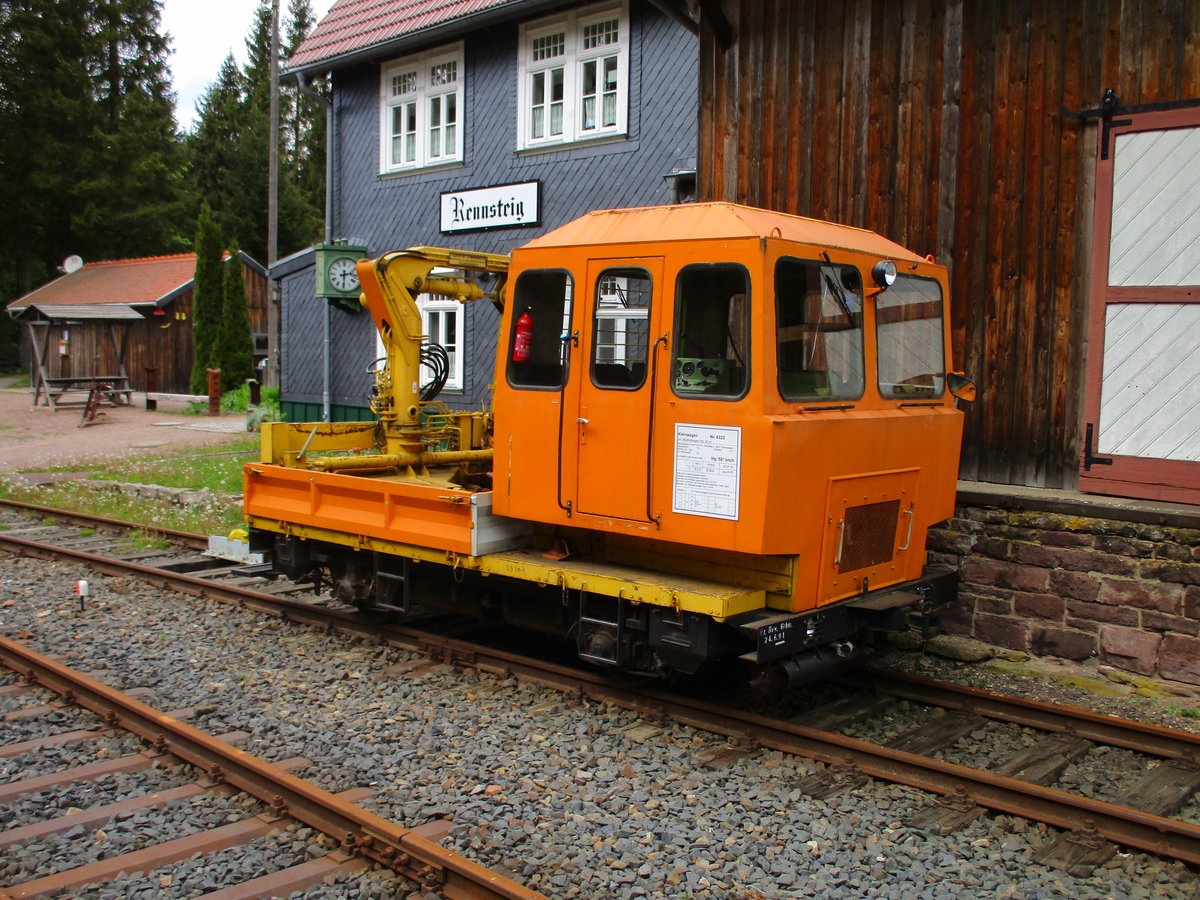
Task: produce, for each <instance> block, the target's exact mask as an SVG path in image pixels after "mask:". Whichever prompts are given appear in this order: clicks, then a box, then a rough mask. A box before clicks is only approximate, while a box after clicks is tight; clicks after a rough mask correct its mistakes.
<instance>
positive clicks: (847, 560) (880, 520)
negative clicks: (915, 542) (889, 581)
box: [838, 500, 900, 573]
mask: <svg viewBox="0 0 1200 900" xmlns="http://www.w3.org/2000/svg"><path fill="white" fill-rule="evenodd" d="M899 518H900V501H899V500H884V501H881V502H879V503H866V504H863V505H862V506H851V507H849V508H848V509H847V510H846V517H845V519H844V520H843V526H842V536H841V554H840V557H839V558H840V562H839V564H838V572H839V573H841V572H853V571H855V570H856V569H865V568H866V567H867V566H876V565H879V564H880V563H885V562H889V561H891V558H892V553H893V551H894V550H895V547H896V523H897V522H898V521H899Z"/></svg>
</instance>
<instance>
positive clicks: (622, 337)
mask: <svg viewBox="0 0 1200 900" xmlns="http://www.w3.org/2000/svg"><path fill="white" fill-rule="evenodd" d="M662 271H663V261H662V259H661V258H641V259H599V260H590V261H589V262H588V271H587V280H586V282H585V285H584V290H585V292H586V293H585V294H584V296H583V297H582V298H580V299H582V300H583V301H584V302H583V304H582V306H583V308H582V310H581V312H582V315H581V316H580V318H579V319H578V320H577V322H578V323H579V327H580V330H581V331H582V335H581V338H582V339H581V341H580V350H581V356H582V358H583V359H582V361H583V362H584V363H585V366H586V368H585V369H584V371H582V372H580V377H579V380H578V384H579V404H578V407H577V412H578V414H577V415H576V416H574V417H567V418H566V421H565V422H564V423H563V425H564V434H563V452H564V454H565V453H567V452H569V448H574V449H575V450H576V452H577V454H578V455H577V463H578V465H577V467H576V472H577V475H578V481H577V502H576V506H575V508H576V509H578V510H579V512H581V513H587V514H591V515H598V516H611V517H614V518H619V519H633V520H638V521H645V520H646V519H647V513H646V507H647V497H646V492H647V486H648V484H649V478H650V473H649V460H650V456H649V451H650V404H651V402H652V401H653V395H654V385H653V383H652V380H651V376H652V374H653V368H654V365H653V364H654V359H653V345H654V338H655V336H656V335H657V334H658V333H659V329H658V321H659V319H660V317H661V314H662V312H661V311H662V306H663V303H662V296H663V294H662ZM572 428H574V429H575V434H574V435H572V434H571V433H570V432H571V429H572ZM564 468H568V467H564ZM568 470H569V468H568Z"/></svg>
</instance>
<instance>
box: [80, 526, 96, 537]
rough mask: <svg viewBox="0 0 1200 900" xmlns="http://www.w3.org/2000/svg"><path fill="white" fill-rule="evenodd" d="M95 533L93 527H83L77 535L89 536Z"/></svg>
mask: <svg viewBox="0 0 1200 900" xmlns="http://www.w3.org/2000/svg"><path fill="white" fill-rule="evenodd" d="M95 533H96V529H95V528H85V529H83V530H82V531H80V532H79V536H80V537H91V536H92V535H93V534H95Z"/></svg>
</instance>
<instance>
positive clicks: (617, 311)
mask: <svg viewBox="0 0 1200 900" xmlns="http://www.w3.org/2000/svg"><path fill="white" fill-rule="evenodd" d="M653 286H654V285H653V283H652V282H651V280H650V273H649V272H647V271H646V270H645V269H636V268H623V269H605V270H604V271H603V272H601V273H600V277H599V278H597V279H596V302H595V306H594V309H595V315H594V316H593V319H592V383H593V384H594V385H596V387H601V388H612V389H623V390H636V389H637V388H640V387H641V386H642V385H643V384H644V383H645V381H646V359H647V356H648V351H649V348H650V318H649V317H650V295H651V292H652V289H653Z"/></svg>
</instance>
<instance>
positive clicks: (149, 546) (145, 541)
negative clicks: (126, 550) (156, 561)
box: [129, 530, 171, 550]
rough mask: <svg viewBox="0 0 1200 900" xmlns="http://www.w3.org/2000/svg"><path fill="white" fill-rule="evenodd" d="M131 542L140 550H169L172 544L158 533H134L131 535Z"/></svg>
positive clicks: (142, 531) (141, 531) (143, 531)
mask: <svg viewBox="0 0 1200 900" xmlns="http://www.w3.org/2000/svg"><path fill="white" fill-rule="evenodd" d="M129 540H130V541H131V542H132V543H133V546H135V547H137V548H138V549H139V550H167V549H170V547H171V542H170V541H169V540H167V539H166V538H165V537H163V536H162V534H161V533H160V532H157V531H145V530H139V531H134V532H131V533H130V535H129Z"/></svg>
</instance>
